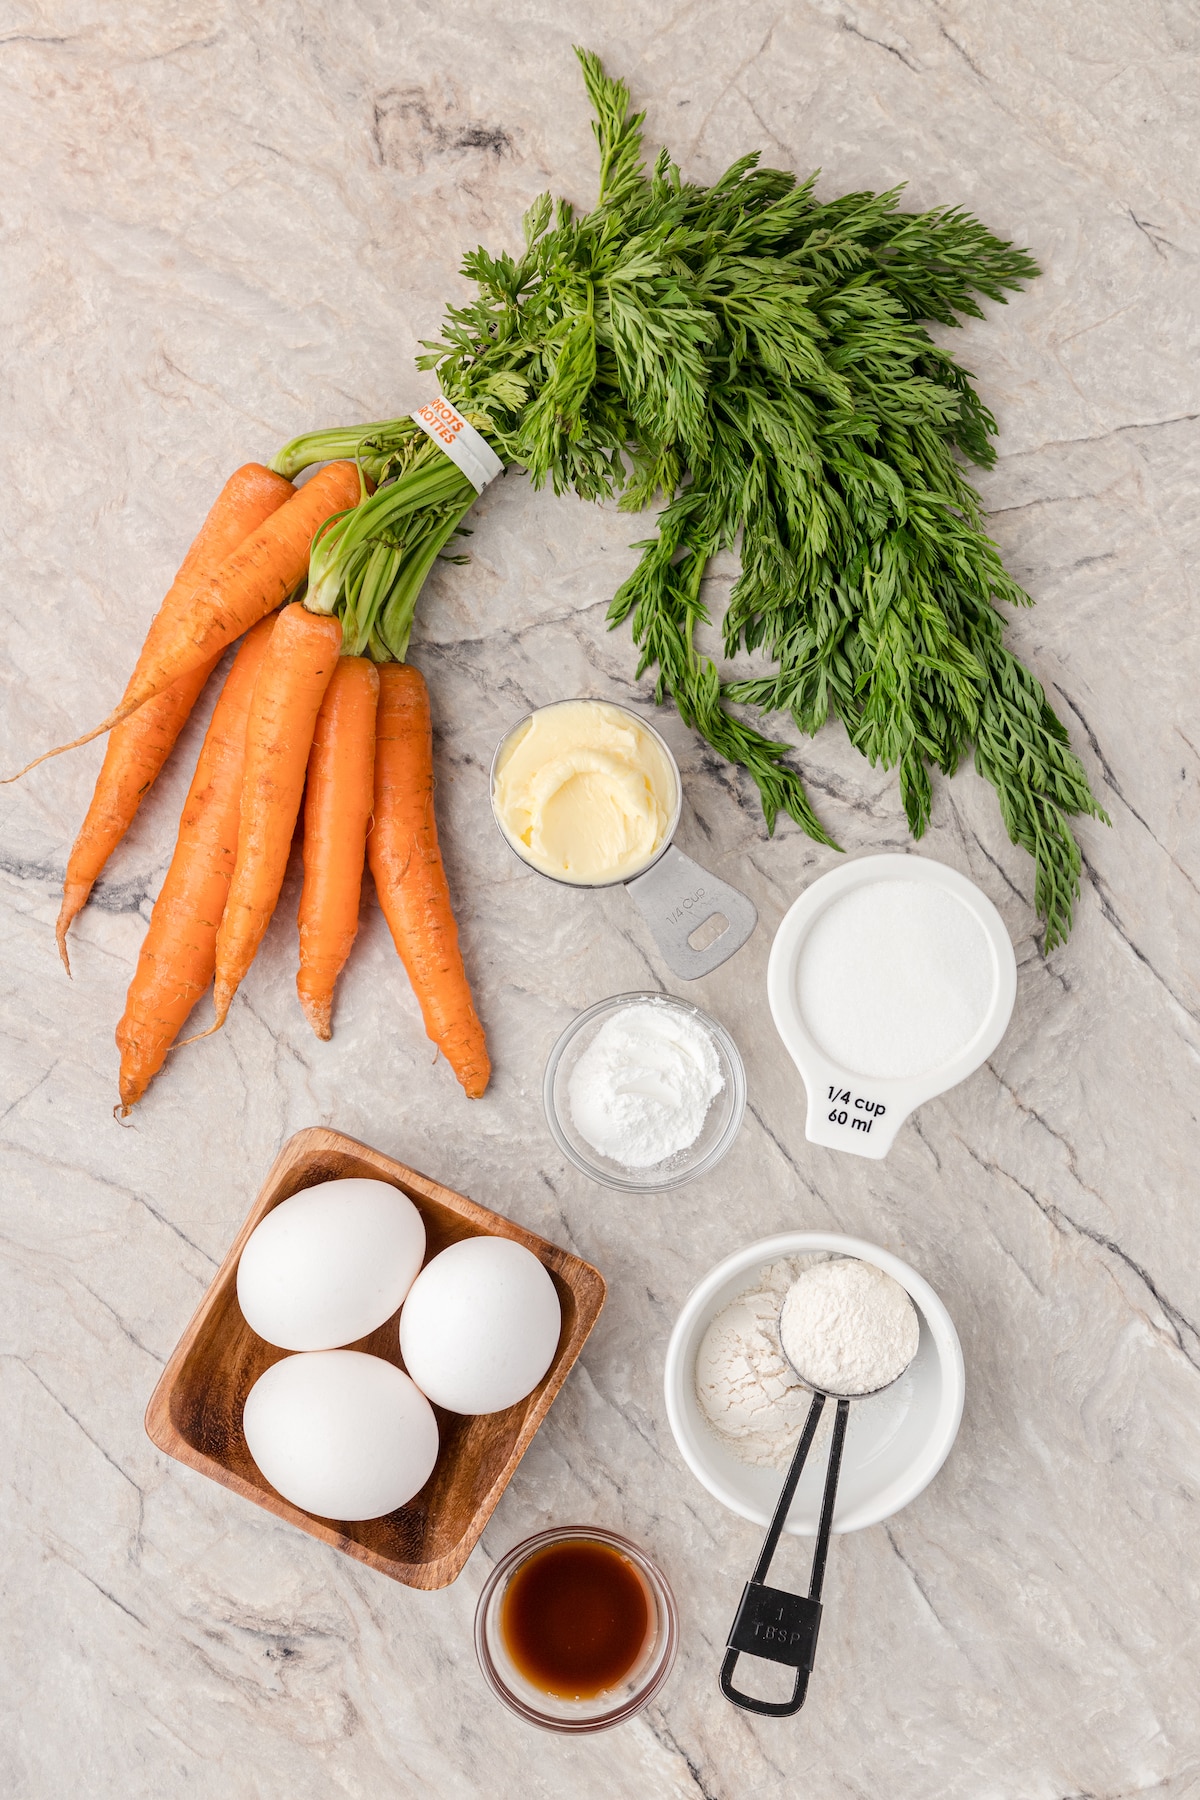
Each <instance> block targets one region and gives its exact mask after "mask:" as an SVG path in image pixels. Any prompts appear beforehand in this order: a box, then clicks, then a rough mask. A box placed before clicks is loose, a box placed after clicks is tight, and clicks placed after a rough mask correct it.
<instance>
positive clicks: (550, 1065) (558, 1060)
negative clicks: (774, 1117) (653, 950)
mask: <svg viewBox="0 0 1200 1800" xmlns="http://www.w3.org/2000/svg"><path fill="white" fill-rule="evenodd" d="M647 1003H649V1004H652V1005H654V1006H663V1007H670V1008H672V1009H673V1010H674V1011H676V1012H679V1013H685V1014H686V1015H687V1016H688V1017H689V1018H691V1019H695V1020H696V1021H697V1023H698V1024H700V1025H703V1027H704V1028H705V1030H706V1031H707V1032H708V1033H709V1034H710V1035H711V1037H712V1039H713V1042H714V1043H715V1045H716V1047H717V1057H718V1060H719V1062H720V1065H721V1074H722V1075H723V1076H724V1078H725V1085H724V1087H723V1088H722V1089H721V1091H720V1093H719V1094H718V1095H717V1096H716V1098H715V1099H714V1100H713V1102H712V1104H711V1105H710V1106H709V1109H708V1113H707V1115H706V1117H705V1120H704V1124H703V1126H702V1127H701V1130H700V1135H699V1137H698V1138H697V1139H696V1141H695V1143H693V1144H689V1145H688V1147H687V1149H686V1150H679V1151H677V1152H676V1153H675V1155H674V1156H669V1157H667V1158H666V1160H665V1161H664V1162H660V1163H655V1164H653V1166H652V1167H651V1168H648V1169H628V1168H626V1167H625V1165H624V1163H619V1162H614V1161H613V1159H612V1158H611V1157H608V1156H602V1155H601V1154H600V1152H599V1151H598V1150H593V1149H592V1146H591V1145H590V1144H589V1143H588V1142H587V1140H586V1138H583V1137H581V1136H580V1134H579V1132H578V1131H577V1130H576V1129H575V1126H574V1123H573V1122H572V1119H571V1107H570V1101H569V1099H568V1096H567V1087H568V1084H569V1082H570V1080H571V1075H572V1073H573V1072H574V1069H575V1065H576V1063H577V1062H578V1061H579V1058H580V1057H581V1056H582V1055H583V1052H584V1051H585V1050H586V1049H587V1047H588V1045H589V1044H590V1043H591V1042H592V1039H593V1038H594V1037H595V1036H596V1033H597V1032H598V1031H599V1029H600V1027H601V1026H602V1025H603V1024H604V1023H605V1021H606V1020H607V1019H610V1018H612V1017H613V1015H614V1014H616V1013H618V1012H622V1011H624V1009H625V1008H626V1007H629V1006H644V1005H646V1004H647ZM542 1099H543V1102H544V1103H545V1107H546V1122H547V1124H548V1125H549V1127H550V1132H551V1136H552V1137H553V1138H554V1141H555V1143H556V1144H557V1145H558V1147H559V1149H560V1150H561V1151H562V1153H563V1155H564V1156H565V1157H567V1158H568V1159H569V1160H570V1161H571V1162H573V1163H574V1164H575V1167H576V1168H577V1169H582V1170H583V1173H584V1174H585V1175H590V1176H591V1177H592V1179H593V1180H594V1181H602V1182H603V1183H604V1185H605V1186H606V1187H611V1188H622V1189H624V1191H625V1192H626V1193H633V1194H645V1193H650V1192H654V1191H657V1190H658V1189H660V1188H673V1187H680V1186H682V1184H683V1183H684V1182H685V1181H691V1180H692V1179H693V1178H694V1177H695V1176H697V1175H705V1174H707V1173H708V1171H709V1170H710V1169H713V1168H715V1167H716V1165H717V1164H718V1163H719V1162H720V1160H721V1158H722V1157H723V1156H724V1155H725V1152H726V1151H727V1150H728V1149H729V1146H730V1145H731V1144H732V1142H733V1140H734V1138H735V1137H736V1136H737V1134H738V1131H739V1129H740V1127H741V1123H742V1116H743V1114H744V1113H745V1110H746V1071H745V1068H744V1066H743V1064H742V1059H741V1056H740V1054H739V1052H738V1047H737V1045H736V1044H735V1043H734V1041H733V1039H732V1038H731V1037H730V1035H729V1033H728V1032H727V1031H726V1030H725V1027H724V1026H723V1025H718V1024H717V1021H716V1020H715V1019H710V1018H709V1016H708V1014H707V1013H703V1012H701V1011H700V1008H699V1007H698V1006H692V1005H691V1004H690V1003H689V1002H688V1001H686V1000H676V999H675V998H674V996H673V995H671V994H614V995H613V997H612V999H611V1000H599V1001H597V1003H596V1005H595V1006H589V1007H588V1009H587V1011H586V1012H581V1013H580V1014H579V1017H578V1018H577V1019H573V1020H572V1021H571V1023H570V1024H569V1025H568V1026H567V1029H566V1030H565V1031H564V1032H563V1034H562V1036H561V1037H560V1038H559V1040H558V1042H557V1043H556V1044H555V1046H554V1048H553V1050H552V1051H551V1052H550V1060H549V1061H548V1062H547V1064H546V1075H545V1079H544V1081H543V1083H542Z"/></svg>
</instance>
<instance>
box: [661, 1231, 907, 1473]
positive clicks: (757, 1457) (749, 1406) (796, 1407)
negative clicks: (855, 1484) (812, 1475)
mask: <svg viewBox="0 0 1200 1800" xmlns="http://www.w3.org/2000/svg"><path fill="white" fill-rule="evenodd" d="M836 1268H855V1269H872V1268H873V1265H872V1264H869V1263H860V1262H857V1261H854V1260H852V1259H850V1258H847V1257H839V1258H834V1257H831V1256H829V1255H828V1254H824V1253H822V1254H819V1255H815V1256H797V1257H793V1258H791V1259H789V1260H785V1261H780V1262H775V1263H768V1264H767V1265H766V1267H765V1268H763V1269H760V1270H759V1273H758V1276H757V1278H756V1280H755V1283H754V1286H753V1287H749V1288H747V1289H746V1290H745V1292H744V1293H741V1294H739V1295H738V1297H737V1299H736V1300H734V1301H732V1302H731V1303H730V1304H729V1305H728V1306H727V1307H725V1309H724V1310H723V1311H722V1312H719V1313H718V1314H717V1316H716V1318H715V1319H714V1320H713V1321H712V1324H711V1325H710V1326H709V1328H708V1330H707V1331H706V1332H705V1334H704V1336H703V1338H702V1339H701V1341H700V1348H699V1351H698V1352H697V1355H696V1371H695V1388H696V1398H697V1400H698V1401H699V1402H700V1409H701V1411H702V1412H703V1414H704V1416H705V1418H706V1419H707V1420H708V1422H709V1424H710V1425H711V1426H712V1428H713V1430H714V1431H715V1432H716V1434H717V1436H718V1437H719V1438H720V1439H721V1440H722V1442H723V1443H725V1444H726V1445H727V1446H728V1447H729V1449H730V1450H732V1451H733V1453H734V1455H735V1456H736V1457H737V1458H738V1459H739V1461H741V1462H744V1463H750V1464H751V1465H753V1466H754V1467H756V1468H763V1469H786V1468H787V1466H788V1464H789V1463H790V1461H791V1459H792V1453H793V1451H794V1450H795V1448H796V1441H797V1439H798V1437H799V1435H800V1429H801V1427H802V1425H803V1424H804V1421H805V1419H806V1418H807V1416H808V1409H809V1406H810V1404H811V1402H812V1395H811V1393H810V1392H809V1391H808V1389H807V1388H806V1387H803V1386H802V1385H801V1383H800V1381H799V1379H798V1377H797V1375H796V1372H795V1370H794V1369H793V1368H792V1366H791V1364H790V1363H789V1361H788V1359H787V1357H786V1356H785V1355H784V1353H783V1346H782V1344H781V1343H780V1337H779V1326H780V1310H781V1308H782V1307H783V1305H784V1302H785V1299H786V1298H787V1296H788V1295H789V1294H792V1293H795V1291H796V1289H797V1288H798V1287H800V1286H801V1285H802V1284H807V1283H808V1282H810V1281H815V1282H816V1283H817V1287H816V1290H815V1291H816V1293H817V1294H818V1295H819V1294H820V1293H821V1291H822V1285H823V1283H824V1282H825V1281H826V1280H827V1279H828V1277H826V1276H825V1275H824V1273H823V1272H824V1271H825V1270H830V1269H836ZM875 1273H877V1274H879V1275H881V1276H882V1277H883V1280H884V1281H885V1282H887V1283H888V1285H889V1286H890V1287H892V1288H895V1290H896V1292H897V1293H898V1294H899V1295H900V1298H901V1300H902V1301H903V1303H904V1305H905V1306H906V1307H907V1308H908V1313H909V1315H910V1317H911V1329H912V1332H913V1334H914V1335H913V1337H912V1340H911V1342H912V1348H911V1349H910V1350H907V1354H905V1356H904V1359H903V1363H901V1367H903V1366H904V1365H905V1364H906V1363H907V1362H908V1361H909V1360H910V1358H911V1356H912V1353H913V1351H915V1349H916V1335H917V1334H919V1331H920V1325H919V1321H918V1320H917V1315H916V1312H915V1310H914V1308H913V1306H912V1304H911V1302H910V1301H909V1299H908V1296H907V1294H906V1293H905V1292H904V1289H903V1288H902V1287H900V1286H899V1284H898V1283H897V1282H894V1281H892V1279H891V1277H890V1276H887V1275H883V1272H882V1270H876V1271H875ZM832 1316H833V1324H834V1336H833V1341H834V1342H835V1343H838V1342H843V1344H844V1332H845V1327H846V1323H847V1321H848V1319H850V1318H851V1317H852V1311H851V1309H848V1308H846V1309H843V1308H840V1307H835V1308H833V1309H832ZM889 1316H890V1315H889ZM839 1319H840V1323H838V1321H839ZM885 1335H886V1336H887V1338H888V1342H889V1345H891V1344H895V1343H898V1342H899V1341H901V1340H903V1341H904V1343H905V1347H906V1348H907V1342H908V1340H907V1339H904V1334H903V1332H893V1331H892V1330H891V1328H889V1330H888V1332H887V1333H886V1334H885ZM793 1347H794V1348H795V1347H796V1346H793ZM863 1347H864V1349H865V1348H866V1346H865V1345H864V1346H863ZM895 1354H896V1355H899V1350H898V1349H896V1351H895ZM864 1367H867V1358H866V1357H865V1356H864V1357H863V1358H862V1362H861V1364H860V1372H861V1368H864ZM867 1372H868V1373H870V1374H871V1375H874V1374H875V1372H876V1370H875V1369H874V1368H868V1369H867ZM882 1385H883V1383H882V1382H872V1386H878V1387H881V1386H882ZM837 1391H839V1392H842V1393H846V1392H849V1391H850V1390H849V1389H848V1388H847V1387H842V1388H840V1389H839V1390H837ZM865 1391H868V1392H869V1391H870V1390H869V1389H868V1390H865ZM893 1398H894V1391H893V1394H881V1395H880V1396H879V1397H878V1398H876V1399H868V1400H863V1401H861V1402H860V1403H859V1404H858V1405H856V1406H855V1408H854V1416H855V1417H856V1418H857V1417H860V1416H861V1417H862V1418H863V1419H865V1418H866V1417H867V1415H871V1416H872V1419H873V1423H874V1425H875V1429H876V1430H880V1431H882V1432H883V1433H884V1438H883V1441H887V1438H888V1437H890V1435H891V1432H892V1431H893V1430H894V1429H895V1428H896V1425H895V1423H891V1424H885V1423H884V1421H885V1420H887V1419H889V1417H890V1411H891V1408H890V1406H889V1402H890V1401H891V1400H892V1399H893ZM881 1409H882V1410H881ZM831 1416H832V1408H831V1407H826V1409H825V1414H824V1416H823V1417H822V1420H821V1425H820V1428H819V1432H818V1437H817V1439H816V1440H815V1442H816V1444H820V1443H821V1442H822V1441H823V1438H824V1436H826V1435H827V1434H828V1428H829V1419H830V1418H831ZM899 1416H902V1415H899Z"/></svg>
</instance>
